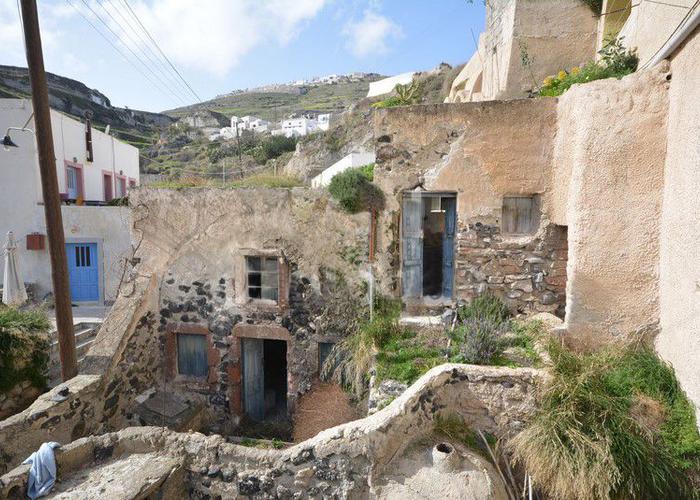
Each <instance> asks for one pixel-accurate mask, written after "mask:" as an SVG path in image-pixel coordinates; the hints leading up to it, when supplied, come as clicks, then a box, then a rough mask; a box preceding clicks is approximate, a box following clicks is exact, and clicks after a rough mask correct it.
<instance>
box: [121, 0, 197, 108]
mask: <svg viewBox="0 0 700 500" xmlns="http://www.w3.org/2000/svg"><path fill="white" fill-rule="evenodd" d="M107 2H108V3H109V5H110V6H111V7H112V9H113V10H114V11H115V12H116V13H117V14H119V17H120V18H122V19H123V20H124V22H125V23H126V24H127V26H128V27H129V29H130V30H131V32H132V33H134V34H135V35H136V36H137V37H138V39H139V40H140V41H141V42H142V43H143V46H144V47H145V48H146V49H147V50H148V52H149V53H150V54H151V55H153V57H154V58H155V60H156V61H157V62H158V64H159V65H160V67H161V69H162V70H163V72H164V73H165V74H166V75H168V77H169V78H170V79H171V81H172V82H174V83H175V85H176V86H177V87H178V89H180V90H184V92H185V94H186V95H188V98H189V89H188V88H187V86H185V85H184V84H183V83H182V81H181V80H180V79H179V78H178V77H177V75H176V74H174V72H173V71H172V68H170V67H169V66H167V65H166V62H164V60H163V57H162V56H159V55H158V54H157V53H156V52H155V50H153V48H152V47H151V43H150V42H149V40H148V39H147V38H146V37H144V36H143V35H142V31H141V30H139V29H137V28H135V27H134V25H133V24H132V22H131V20H130V18H131V16H130V15H128V13H127V14H124V13H123V12H122V11H123V10H124V9H123V8H120V6H118V5H117V4H116V2H115V1H113V0H107Z"/></svg>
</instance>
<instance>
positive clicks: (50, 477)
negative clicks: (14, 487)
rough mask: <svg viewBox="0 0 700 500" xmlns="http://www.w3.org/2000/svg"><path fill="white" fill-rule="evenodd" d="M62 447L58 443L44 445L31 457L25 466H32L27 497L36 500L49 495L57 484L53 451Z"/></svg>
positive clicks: (25, 462)
mask: <svg viewBox="0 0 700 500" xmlns="http://www.w3.org/2000/svg"><path fill="white" fill-rule="evenodd" d="M59 446H61V445H60V444H59V443H56V442H53V441H52V442H49V443H44V444H42V445H41V446H40V447H39V449H38V450H37V451H35V452H34V453H32V454H31V455H29V458H28V459H26V460H25V461H24V462H22V463H23V464H31V465H32V466H31V468H30V469H29V479H28V480H27V496H28V497H29V498H31V500H34V499H35V498H39V497H43V496H46V495H48V494H49V493H50V492H51V488H53V485H54V483H55V482H56V458H55V457H54V455H53V449H54V448H58V447H59Z"/></svg>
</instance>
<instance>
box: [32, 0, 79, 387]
mask: <svg viewBox="0 0 700 500" xmlns="http://www.w3.org/2000/svg"><path fill="white" fill-rule="evenodd" d="M21 4H22V23H23V26H24V41H25V46H26V51H27V65H28V66H29V82H30V84H31V87H32V107H33V108H34V120H35V124H36V127H35V129H36V143H37V150H38V153H39V172H40V173H41V190H42V194H43V197H44V215H45V217H46V234H47V237H48V240H49V254H50V255H51V279H52V281H53V294H54V300H55V302H56V326H57V327H58V347H59V353H60V356H61V377H62V378H63V380H64V381H65V380H68V379H70V378H73V377H74V376H75V375H77V374H78V363H77V360H76V355H75V335H74V332H73V311H72V310H71V301H70V288H69V282H68V262H67V259H66V240H65V236H64V235H63V220H62V217H61V199H60V196H59V193H58V177H57V174H56V156H55V153H54V148H53V134H52V132H51V111H50V109H49V93H48V88H47V86H46V73H45V72H44V56H43V52H42V49H41V33H40V31H39V16H38V14H37V8H36V0H22V1H21Z"/></svg>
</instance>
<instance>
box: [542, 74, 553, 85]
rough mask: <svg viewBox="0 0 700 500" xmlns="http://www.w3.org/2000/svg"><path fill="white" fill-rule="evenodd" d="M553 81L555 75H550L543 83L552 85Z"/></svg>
mask: <svg viewBox="0 0 700 500" xmlns="http://www.w3.org/2000/svg"><path fill="white" fill-rule="evenodd" d="M553 81H554V77H553V76H548V77H547V78H545V79H544V82H543V83H544V84H545V85H551V84H552V82H553Z"/></svg>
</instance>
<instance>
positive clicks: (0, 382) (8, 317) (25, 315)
mask: <svg viewBox="0 0 700 500" xmlns="http://www.w3.org/2000/svg"><path fill="white" fill-rule="evenodd" d="M49 326H50V325H49V320H48V317H47V316H46V314H45V313H44V312H43V311H39V310H31V311H18V310H17V309H14V308H11V307H6V306H2V305H0V392H5V391H8V390H10V389H12V388H13V387H14V386H15V385H17V384H18V383H20V382H23V381H25V380H28V381H30V382H31V383H32V385H34V386H35V387H38V388H44V387H46V378H45V373H46V367H47V363H48V361H49V354H48V353H49V341H48V336H46V335H42V334H45V333H47V332H48V330H49Z"/></svg>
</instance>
